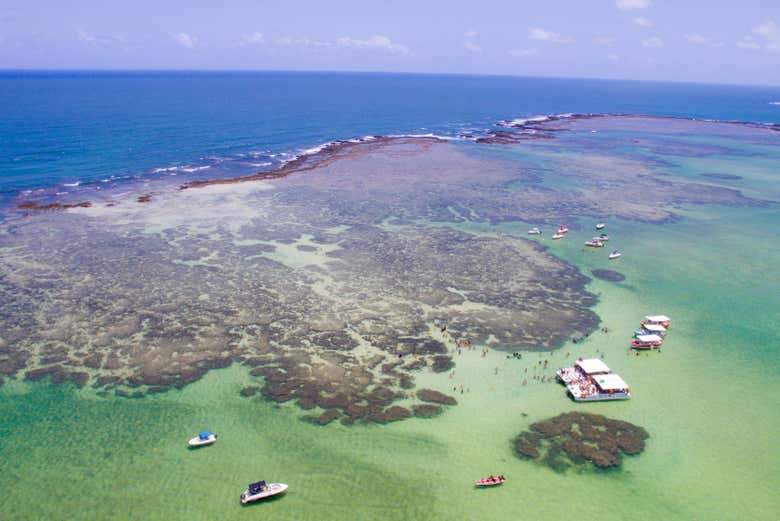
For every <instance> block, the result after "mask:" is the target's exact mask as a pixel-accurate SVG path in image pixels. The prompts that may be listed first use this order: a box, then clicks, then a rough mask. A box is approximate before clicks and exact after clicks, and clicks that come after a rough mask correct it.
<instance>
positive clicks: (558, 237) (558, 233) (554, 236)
mask: <svg viewBox="0 0 780 521" xmlns="http://www.w3.org/2000/svg"><path fill="white" fill-rule="evenodd" d="M552 238H553V239H563V234H562V233H561V232H555V235H553V236H552Z"/></svg>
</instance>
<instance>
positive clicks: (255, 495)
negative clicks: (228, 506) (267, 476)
mask: <svg viewBox="0 0 780 521" xmlns="http://www.w3.org/2000/svg"><path fill="white" fill-rule="evenodd" d="M285 490H287V484H286V483H266V482H265V481H258V482H257V483H250V484H249V486H248V487H247V489H246V490H245V491H244V493H243V494H241V503H244V504H246V503H251V502H252V501H259V500H261V499H265V498H267V497H271V496H275V495H277V494H281V493H282V492H284V491H285Z"/></svg>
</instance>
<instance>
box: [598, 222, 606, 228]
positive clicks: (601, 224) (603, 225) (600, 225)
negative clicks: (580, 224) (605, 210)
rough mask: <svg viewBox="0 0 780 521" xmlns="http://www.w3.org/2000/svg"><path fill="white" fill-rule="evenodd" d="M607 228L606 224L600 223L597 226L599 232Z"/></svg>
mask: <svg viewBox="0 0 780 521" xmlns="http://www.w3.org/2000/svg"><path fill="white" fill-rule="evenodd" d="M605 226H606V224H604V223H598V224H597V225H596V229H597V230H603V229H604V227H605Z"/></svg>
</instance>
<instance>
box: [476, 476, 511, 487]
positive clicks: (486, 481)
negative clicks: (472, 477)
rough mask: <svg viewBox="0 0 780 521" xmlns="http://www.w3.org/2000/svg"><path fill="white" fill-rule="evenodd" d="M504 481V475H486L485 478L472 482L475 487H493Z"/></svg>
mask: <svg viewBox="0 0 780 521" xmlns="http://www.w3.org/2000/svg"><path fill="white" fill-rule="evenodd" d="M504 481H506V478H505V477H504V476H488V477H486V478H482V479H478V480H476V481H475V482H474V485H475V486H477V487H495V486H496V485H500V484H501V483H503V482H504Z"/></svg>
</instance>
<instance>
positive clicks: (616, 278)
mask: <svg viewBox="0 0 780 521" xmlns="http://www.w3.org/2000/svg"><path fill="white" fill-rule="evenodd" d="M590 272H591V273H592V274H593V276H594V277H596V278H597V279H601V280H608V281H610V282H622V281H624V280H626V276H625V275H623V274H622V273H620V272H617V271H612V270H604V269H601V268H596V269H593V270H590Z"/></svg>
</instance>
